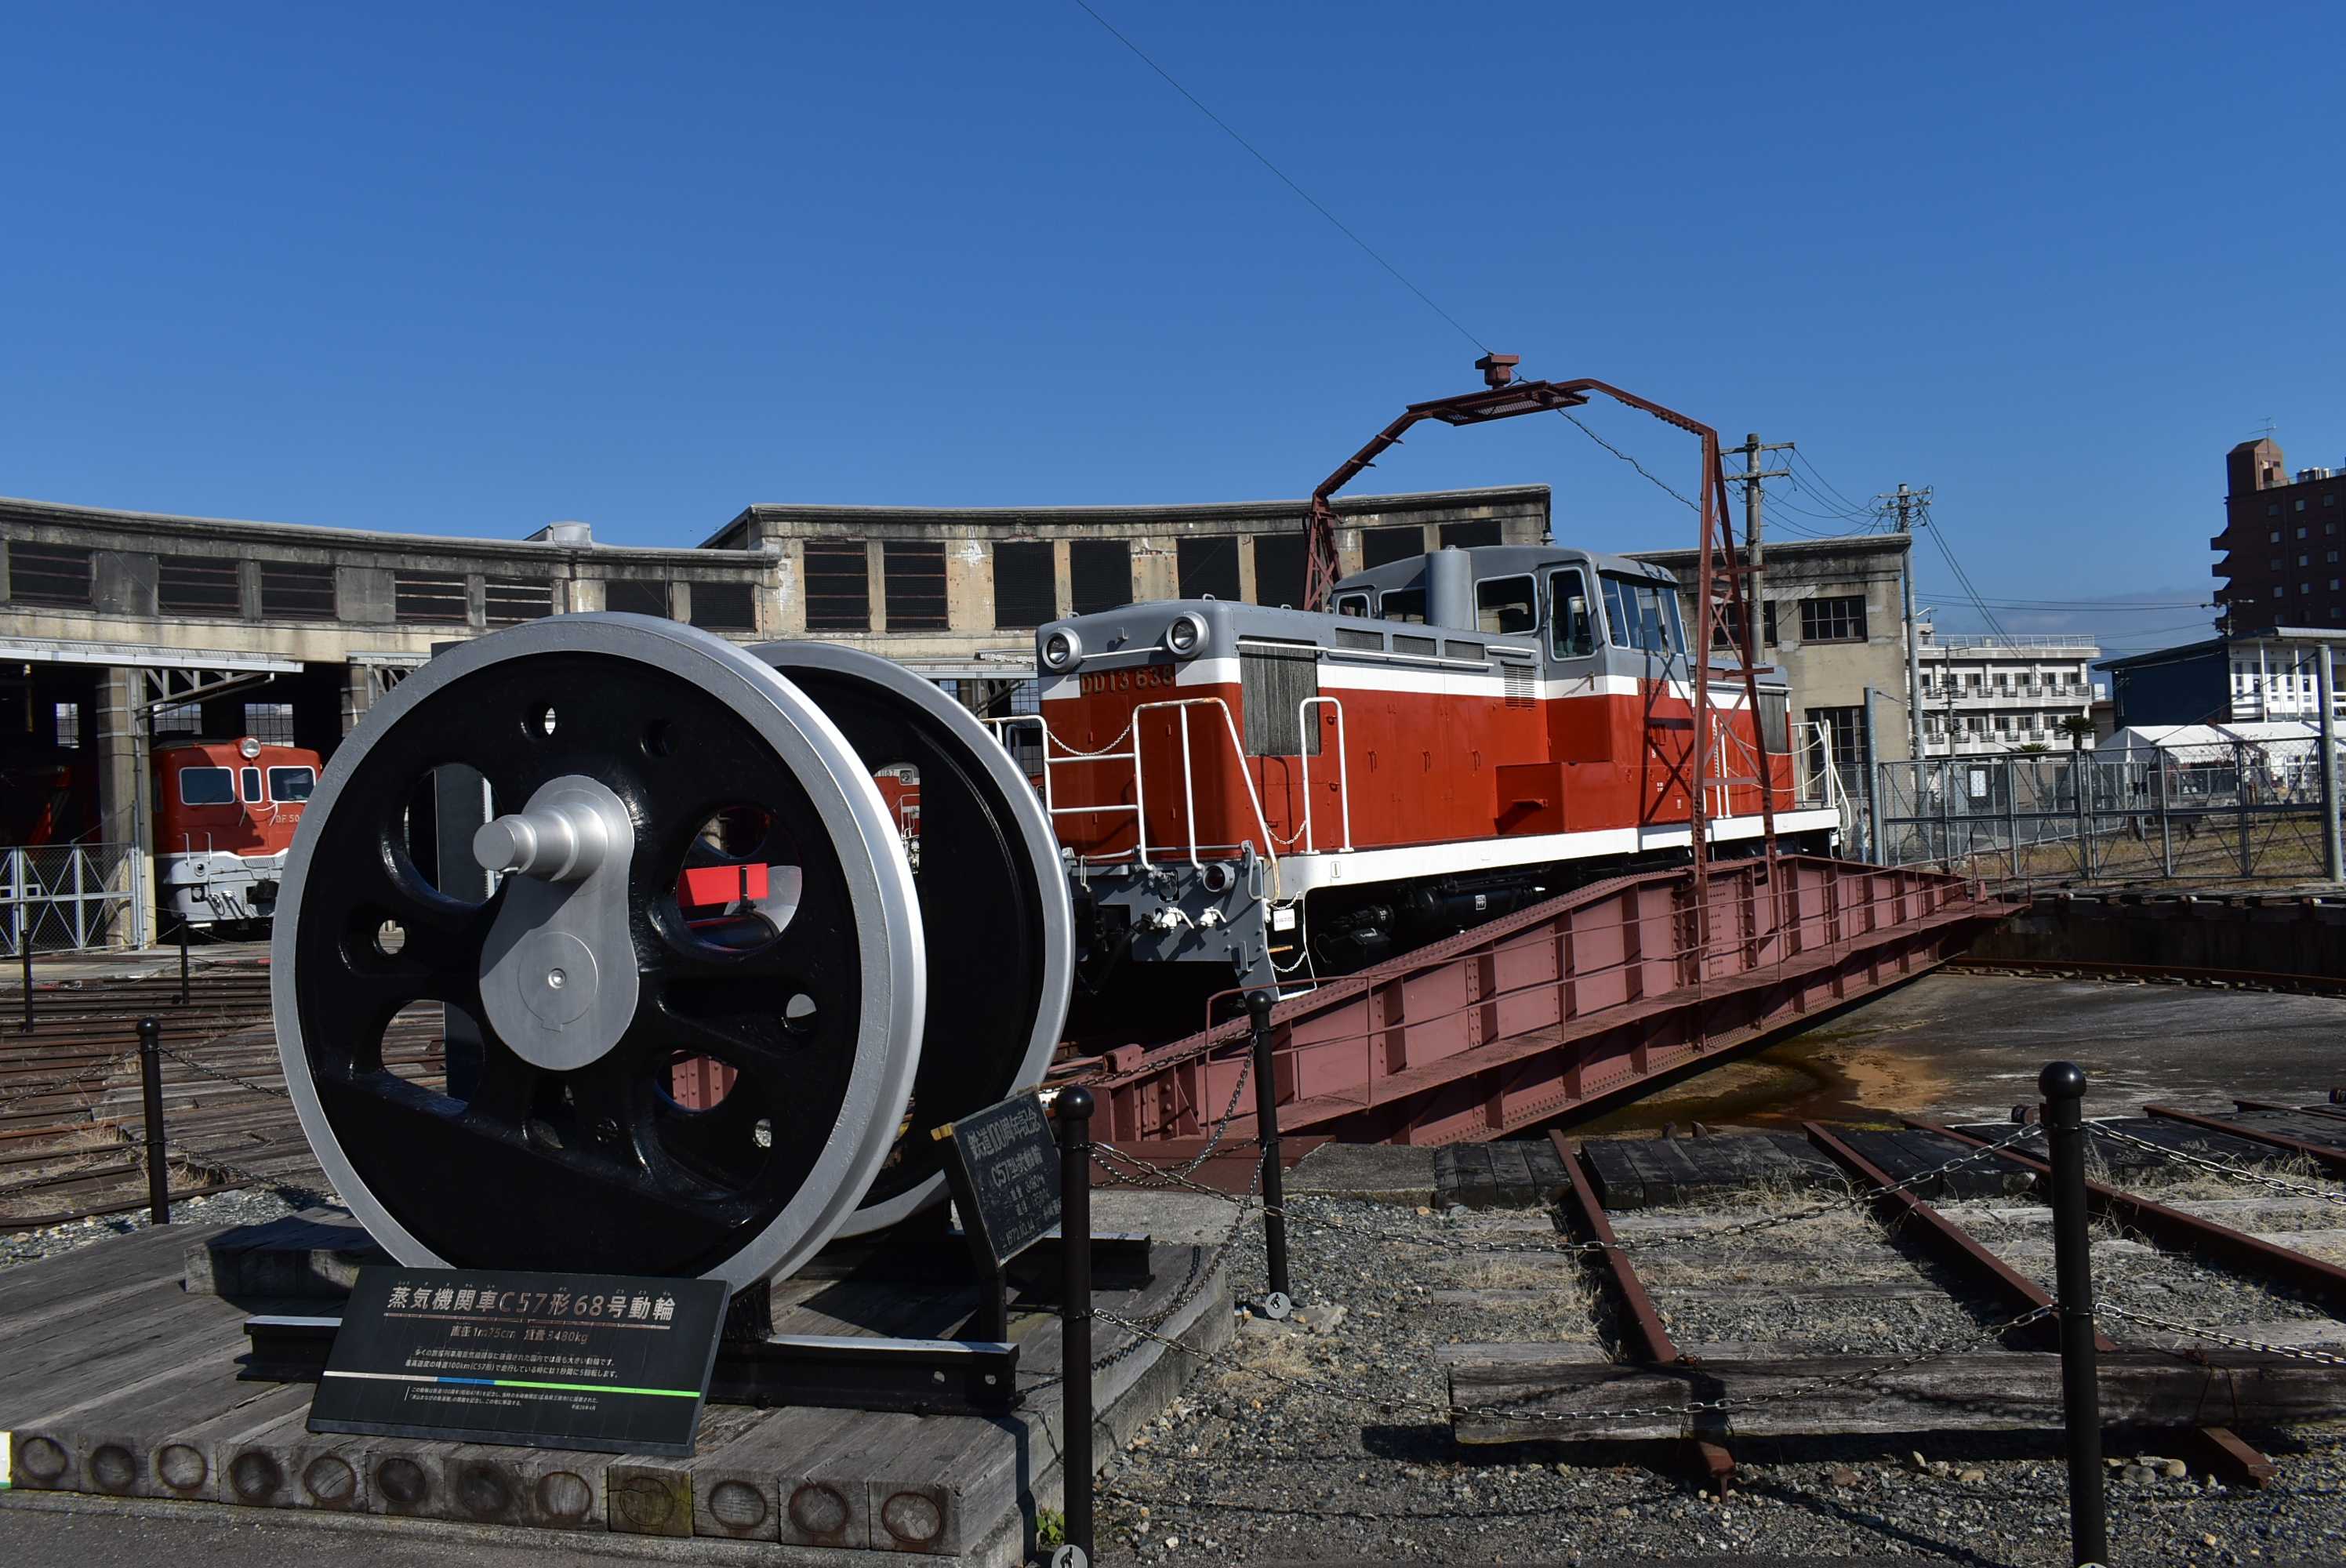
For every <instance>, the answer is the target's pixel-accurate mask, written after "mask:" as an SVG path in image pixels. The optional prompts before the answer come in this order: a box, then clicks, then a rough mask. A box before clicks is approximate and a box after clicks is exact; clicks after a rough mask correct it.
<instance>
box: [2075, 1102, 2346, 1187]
mask: <svg viewBox="0 0 2346 1568" xmlns="http://www.w3.org/2000/svg"><path fill="white" fill-rule="evenodd" d="M2086 1131H2087V1132H2089V1133H2092V1134H2093V1135H2095V1136H2096V1137H2101V1138H2107V1139H2108V1140H2109V1141H2110V1142H2112V1143H2114V1144H2125V1145H2128V1146H2130V1147H2133V1148H2137V1149H2145V1150H2147V1151H2148V1152H2149V1153H2151V1154H2154V1155H2158V1156H2163V1157H2165V1158H2167V1159H2170V1160H2179V1161H2181V1162H2182V1163H2183V1164H2185V1165H2188V1166H2198V1167H2199V1168H2200V1169H2201V1170H2204V1171H2210V1172H2213V1173H2214V1174H2215V1175H2218V1176H2229V1177H2231V1178H2232V1179H2233V1180H2235V1181H2244V1182H2253V1183H2254V1184H2256V1185H2257V1186H2267V1187H2270V1188H2272V1189H2273V1190H2274V1191H2276V1192H2285V1193H2288V1194H2290V1196H2295V1197H2301V1198H2306V1199H2309V1200H2311V1201H2313V1202H2317V1203H2327V1204H2332V1205H2335V1206H2337V1207H2341V1208H2346V1193H2338V1192H2331V1191H2330V1190H2328V1189H2327V1188H2324V1187H2318V1186H2306V1185H2305V1184H2304V1183H2303V1182H2294V1181H2284V1180H2282V1179H2281V1178H2280V1176H2267V1175H2266V1174H2265V1173H2264V1172H2262V1171H2259V1170H2251V1169H2249V1167H2248V1166H2241V1165H2235V1164H2233V1163H2232V1162H2231V1161H2229V1160H2219V1159H2217V1158H2215V1157H2214V1156H2209V1155H2196V1154H2188V1153H2186V1152H2185V1151H2184V1150H2182V1149H2170V1148H2168V1147H2166V1146H2165V1145H2159V1144H2154V1143H2152V1142H2151V1141H2150V1140H2149V1139H2147V1138H2138V1137H2136V1136H2135V1135H2133V1134H2132V1133H2122V1132H2120V1131H2118V1130H2117V1128H2116V1127H2113V1126H2109V1125H2106V1124H2105V1123H2101V1122H2095V1121H2088V1122H2087V1123H2086Z"/></svg>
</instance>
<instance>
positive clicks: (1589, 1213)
mask: <svg viewBox="0 0 2346 1568" xmlns="http://www.w3.org/2000/svg"><path fill="white" fill-rule="evenodd" d="M1548 1139H1549V1141H1550V1142H1551V1143H1553V1144H1554V1145H1556V1154H1557V1156H1559V1157H1560V1158H1561V1159H1562V1160H1563V1161H1564V1172H1565V1176H1566V1178H1567V1179H1568V1181H1569V1182H1570V1186H1567V1187H1566V1190H1565V1195H1564V1196H1565V1202H1566V1206H1567V1207H1569V1208H1570V1210H1571V1211H1572V1214H1573V1217H1575V1218H1576V1219H1577V1220H1578V1221H1579V1225H1580V1228H1581V1229H1582V1230H1583V1231H1585V1232H1586V1235H1587V1238H1588V1239H1589V1240H1591V1241H1595V1242H1598V1243H1601V1244H1602V1246H1603V1247H1604V1250H1603V1251H1601V1252H1596V1253H1594V1254H1590V1255H1589V1256H1592V1257H1595V1258H1596V1270H1597V1276H1598V1278H1600V1279H1601V1280H1602V1281H1603V1282H1604V1286H1605V1288H1607V1289H1608V1290H1609V1292H1610V1293H1611V1295H1612V1297H1613V1299H1614V1304H1615V1305H1616V1306H1617V1307H1618V1308H1620V1321H1621V1326H1622V1329H1623V1337H1624V1339H1625V1340H1626V1342H1627V1349H1628V1350H1629V1354H1630V1357H1631V1359H1635V1360H1638V1361H1643V1362H1646V1363H1647V1364H1649V1365H1652V1366H1658V1367H1681V1366H1690V1365H1692V1364H1693V1363H1692V1362H1691V1361H1690V1360H1689V1359H1688V1357H1687V1355H1686V1354H1685V1353H1684V1352H1683V1351H1681V1350H1680V1349H1678V1341H1677V1340H1675V1339H1671V1338H1670V1330H1669V1326H1668V1324H1666V1323H1664V1322H1663V1321H1662V1314H1661V1312H1660V1310H1659V1308H1656V1307H1655V1305H1654V1298H1653V1297H1652V1296H1650V1295H1648V1294H1647V1290H1646V1283H1645V1281H1644V1280H1642V1279H1639V1278H1637V1268H1635V1267H1634V1266H1632V1265H1631V1263H1630V1262H1629V1256H1628V1254H1627V1253H1626V1252H1624V1251H1622V1250H1621V1248H1620V1247H1619V1246H1618V1245H1617V1237H1615V1236H1614V1234H1613V1220H1612V1217H1610V1216H1609V1215H1607V1213H1606V1212H1605V1205H1604V1204H1603V1203H1601V1202H1599V1201H1598V1199H1597V1196H1596V1187H1595V1186H1593V1185H1591V1184H1590V1182H1589V1179H1588V1171H1587V1169H1586V1166H1584V1165H1583V1164H1582V1160H1581V1153H1580V1145H1579V1144H1578V1142H1577V1141H1576V1140H1573V1139H1568V1138H1566V1136H1565V1135H1563V1134H1562V1133H1559V1132H1554V1131H1551V1132H1550V1133H1549V1134H1548ZM1724 1435H1725V1434H1724V1433H1723V1432H1722V1431H1719V1429H1718V1424H1717V1422H1716V1421H1715V1420H1714V1421H1713V1422H1712V1423H1711V1425H1710V1427H1709V1431H1708V1435H1697V1436H1694V1437H1690V1438H1688V1439H1687V1451H1688V1456H1689V1457H1690V1458H1692V1459H1693V1461H1694V1462H1695V1464H1696V1466H1697V1467H1698V1469H1699V1470H1700V1471H1701V1472H1702V1474H1703V1475H1704V1476H1705V1477H1706V1478H1707V1479H1708V1480H1709V1482H1710V1485H1711V1490H1712V1491H1713V1492H1717V1493H1718V1494H1719V1496H1721V1497H1724V1496H1726V1495H1727V1488H1728V1486H1729V1483H1730V1482H1731V1481H1734V1479H1735V1456H1734V1455H1733V1454H1732V1453H1729V1451H1728V1450H1727V1445H1726V1444H1725V1443H1723V1442H1721V1441H1719V1439H1720V1438H1721V1437H1723V1436H1724Z"/></svg>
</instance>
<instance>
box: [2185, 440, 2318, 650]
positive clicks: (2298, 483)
mask: <svg viewBox="0 0 2346 1568" xmlns="http://www.w3.org/2000/svg"><path fill="white" fill-rule="evenodd" d="M2224 475H2225V480H2226V494H2225V496H2224V531H2223V532H2222V533H2221V534H2219V535H2216V536H2215V537H2214V538H2212V539H2210V540H2208V545H2210V546H2211V547H2212V548H2214V549H2215V550H2216V551H2217V552H2218V556H2217V560H2216V564H2215V566H2214V568H2213V570H2214V572H2215V575H2217V576H2218V577H2219V579H2221V585H2220V586H2219V587H2218V588H2217V590H2216V604H2217V606H2218V607H2219V609H2220V610H2221V611H2222V613H2223V628H2222V629H2224V630H2226V631H2229V632H2234V633H2239V632H2253V631H2260V630H2263V629H2265V628H2266V627H2269V626H2323V627H2327V628H2328V629H2330V630H2332V631H2335V630H2337V629H2339V628H2340V627H2341V626H2346V561H2341V559H2340V556H2341V553H2346V531H2341V530H2342V529H2346V469H2337V468H2300V469H2299V470H2298V471H2297V472H2296V473H2294V474H2292V473H2290V471H2289V465H2288V463H2286V462H2285V461H2284V460H2283V459H2282V456H2281V450H2280V443H2278V442H2276V441H2274V440H2273V439H2272V438H2271V437H2270V436H2266V437H2264V438H2262V439H2261V440H2258V441H2244V442H2242V443H2240V444H2239V445H2238V446H2236V447H2234V448H2232V450H2231V451H2230V452H2229V453H2226V454H2225V458H2224Z"/></svg>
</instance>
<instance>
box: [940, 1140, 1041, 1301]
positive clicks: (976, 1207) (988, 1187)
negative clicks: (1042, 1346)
mask: <svg viewBox="0 0 2346 1568" xmlns="http://www.w3.org/2000/svg"><path fill="white" fill-rule="evenodd" d="M933 1137H935V1138H936V1139H937V1140H938V1141H939V1142H941V1143H942V1144H943V1145H944V1146H945V1147H944V1156H945V1160H944V1165H945V1176H946V1177H947V1179H948V1180H950V1181H951V1182H952V1184H953V1191H954V1206H955V1207H958V1208H959V1209H960V1210H961V1223H962V1226H963V1228H964V1230H965V1231H966V1232H967V1233H968V1236H969V1246H970V1252H971V1255H972V1257H974V1261H975V1262H976V1264H977V1268H978V1272H979V1274H980V1275H981V1276H982V1286H983V1290H984V1302H983V1308H984V1310H983V1312H982V1314H981V1318H982V1321H983V1325H984V1332H985V1334H986V1335H987V1336H988V1337H989V1338H992V1339H1004V1338H1006V1337H1007V1336H1008V1334H1009V1308H1008V1306H1007V1304H1006V1301H1005V1294H1004V1289H1005V1288H1004V1285H1003V1280H1002V1266H1003V1265H1004V1264H1005V1263H1007V1262H1009V1261H1010V1260H1011V1259H1012V1258H1013V1257H1017V1256H1018V1254H1019V1253H1021V1252H1024V1251H1025V1249H1026V1248H1027V1247H1032V1246H1033V1245H1035V1243H1036V1242H1037V1241H1040V1240H1041V1239H1043V1237H1045V1236H1048V1235H1049V1234H1050V1233H1051V1232H1052V1231H1053V1230H1055V1229H1056V1228H1057V1227H1058V1224H1059V1144H1058V1140H1057V1139H1056V1138H1055V1137H1053V1136H1052V1135H1051V1124H1050V1121H1049V1119H1048V1118H1047V1117H1045V1115H1043V1102H1042V1101H1041V1100H1040V1099H1039V1098H1038V1097H1036V1096H1035V1095H1015V1096H1014V1097H1012V1098H1010V1099H1007V1100H1005V1101H1003V1102H1002V1103H1001V1104H999V1105H988V1106H987V1107H985V1109H984V1110H982V1111H975V1112H973V1113H971V1114H970V1115H966V1116H963V1117H961V1118H960V1119H958V1120H956V1121H954V1122H951V1123H948V1124H947V1125H944V1126H942V1127H939V1128H938V1129H937V1130H936V1131H935V1132H934V1133H933Z"/></svg>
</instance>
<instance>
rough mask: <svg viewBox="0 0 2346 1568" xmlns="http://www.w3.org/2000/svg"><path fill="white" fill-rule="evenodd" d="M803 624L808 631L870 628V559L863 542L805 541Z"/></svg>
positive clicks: (843, 540)
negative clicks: (804, 616)
mask: <svg viewBox="0 0 2346 1568" xmlns="http://www.w3.org/2000/svg"><path fill="white" fill-rule="evenodd" d="M806 624H807V630H809V631H811V632H868V631H870V630H871V629H872V560H871V555H870V553H869V552H868V551H866V550H865V549H864V548H863V541H862V540H861V539H810V540H808V541H807V543H806Z"/></svg>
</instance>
